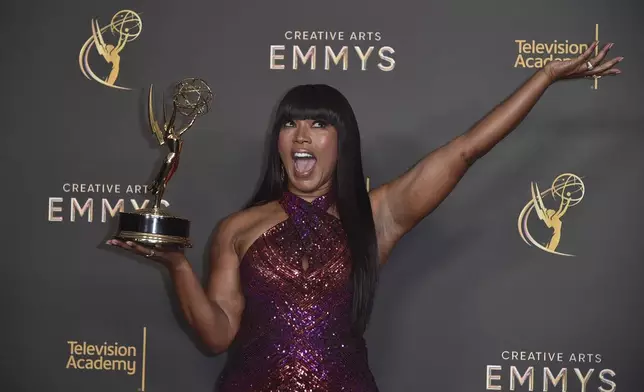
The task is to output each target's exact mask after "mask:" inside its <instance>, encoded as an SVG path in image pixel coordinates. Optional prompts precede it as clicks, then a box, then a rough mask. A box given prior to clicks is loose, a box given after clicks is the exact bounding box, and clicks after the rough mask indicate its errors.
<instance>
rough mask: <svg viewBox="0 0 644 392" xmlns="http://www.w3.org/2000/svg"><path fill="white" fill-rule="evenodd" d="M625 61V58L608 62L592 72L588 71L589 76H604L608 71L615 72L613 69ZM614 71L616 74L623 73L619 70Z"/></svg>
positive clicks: (617, 58)
mask: <svg viewBox="0 0 644 392" xmlns="http://www.w3.org/2000/svg"><path fill="white" fill-rule="evenodd" d="M623 59H624V58H623V57H616V58H614V59H612V60H610V61H607V62H605V63H604V64H601V65H599V66H597V67H594V68H593V69H592V70H591V71H588V75H590V76H592V75H602V74H603V73H604V72H606V71H610V70H613V67H614V66H615V65H616V64H617V63H619V62H620V61H622V60H623ZM614 71H617V72H616V73H615V72H614V73H615V74H619V73H620V72H621V71H619V70H618V69H615V70H614Z"/></svg>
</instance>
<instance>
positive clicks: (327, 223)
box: [280, 191, 338, 262]
mask: <svg viewBox="0 0 644 392" xmlns="http://www.w3.org/2000/svg"><path fill="white" fill-rule="evenodd" d="M334 204H335V197H334V195H333V193H327V194H325V195H322V196H319V197H317V198H316V199H315V200H313V201H312V202H308V201H306V200H304V199H302V198H301V197H299V196H296V195H294V194H293V193H291V192H289V191H285V192H284V193H283V195H282V198H281V199H280V205H281V206H282V208H284V211H285V212H286V213H287V214H288V216H289V220H290V221H291V222H292V223H293V226H294V227H295V229H296V231H297V233H298V234H299V237H300V238H299V239H300V245H301V247H302V252H303V253H304V254H305V255H306V256H307V257H308V259H309V261H310V262H315V261H316V260H317V259H318V258H319V257H320V256H322V255H323V254H325V253H326V249H323V247H324V246H323V244H325V243H326V242H327V241H328V240H329V238H328V237H327V238H324V237H325V236H328V235H331V236H332V237H334V236H333V235H332V234H331V231H333V228H332V227H331V226H332V223H334V221H337V220H338V219H337V218H336V217H335V216H333V215H331V214H329V213H328V212H327V211H328V210H329V208H331V206H333V205H334Z"/></svg>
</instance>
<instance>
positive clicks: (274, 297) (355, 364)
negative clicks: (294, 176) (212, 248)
mask: <svg viewBox="0 0 644 392" xmlns="http://www.w3.org/2000/svg"><path fill="white" fill-rule="evenodd" d="M279 203H280V205H281V206H282V208H283V209H284V211H285V212H286V213H287V214H288V218H287V219H286V220H285V221H282V222H280V223H278V224H277V225H275V226H273V227H272V228H270V229H269V230H267V231H266V232H265V233H264V234H262V235H261V236H260V237H259V238H258V239H257V240H256V241H255V242H254V243H253V244H252V245H251V247H250V248H249V249H248V251H247V252H246V254H245V255H244V257H243V259H242V260H241V265H240V277H241V282H242V287H243V293H244V296H245V299H246V306H245V309H244V313H243V315H242V319H241V325H240V329H239V331H238V333H237V335H236V336H235V340H234V342H233V343H232V344H231V346H230V348H229V350H228V361H227V363H226V366H225V368H224V370H223V371H222V373H221V375H220V377H219V380H218V388H217V391H219V392H233V391H234V392H251V391H252V392H268V391H271V392H273V391H280V392H281V391H290V392H299V391H301V392H322V391H351V392H377V391H378V388H377V386H376V383H375V380H374V377H373V375H372V373H371V371H370V369H369V365H368V356H367V348H366V344H365V341H364V339H363V337H362V336H361V335H360V336H358V335H356V334H355V333H354V332H353V331H352V328H351V311H352V300H353V284H352V280H351V277H350V273H351V258H350V255H349V253H350V252H349V247H348V243H347V238H346V234H345V232H344V231H343V229H342V224H341V221H340V220H339V219H338V218H336V217H335V216H333V215H331V214H330V213H328V210H329V208H330V207H331V206H332V205H333V204H334V198H333V197H332V195H331V194H327V195H324V196H320V197H318V198H317V199H315V200H314V201H313V202H311V203H309V202H307V201H306V200H304V199H301V198H300V197H298V196H296V195H294V194H292V193H290V192H288V191H287V192H284V193H283V195H282V197H281V199H280V200H279ZM303 259H306V260H307V261H308V267H307V268H306V269H305V268H304V266H303V264H302V261H303Z"/></svg>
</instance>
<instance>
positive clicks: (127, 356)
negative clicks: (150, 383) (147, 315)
mask: <svg viewBox="0 0 644 392" xmlns="http://www.w3.org/2000/svg"><path fill="white" fill-rule="evenodd" d="M126 340H127V339H126ZM65 347H66V350H65V353H66V355H65V369H66V370H68V371H73V372H100V373H103V374H106V375H108V376H109V377H119V378H122V379H123V380H124V382H130V380H132V379H135V380H136V384H132V390H133V391H134V390H137V391H141V392H145V371H146V352H147V328H146V327H143V337H142V340H141V341H140V343H139V342H137V343H126V342H124V341H121V342H118V341H105V340H85V339H78V340H76V339H70V340H67V341H66V342H65ZM134 385H138V387H135V386H134Z"/></svg>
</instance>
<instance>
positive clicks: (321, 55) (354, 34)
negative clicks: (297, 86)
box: [269, 30, 396, 72]
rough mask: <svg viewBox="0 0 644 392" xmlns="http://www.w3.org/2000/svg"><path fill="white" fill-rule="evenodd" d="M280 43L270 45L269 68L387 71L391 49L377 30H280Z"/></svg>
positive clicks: (391, 63)
mask: <svg viewBox="0 0 644 392" xmlns="http://www.w3.org/2000/svg"><path fill="white" fill-rule="evenodd" d="M281 41H282V43H278V44H273V45H270V51H269V57H270V64H269V67H270V69H271V70H289V71H298V70H312V71H316V70H320V71H331V70H342V71H347V70H349V69H358V70H360V71H382V72H390V71H393V70H394V68H395V67H396V60H395V59H394V54H395V50H394V48H392V47H391V46H389V45H387V44H386V37H383V34H382V33H381V32H380V31H325V30H323V31H300V30H287V31H285V32H284V34H283V36H282V38H281Z"/></svg>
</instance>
